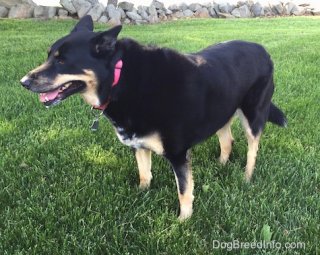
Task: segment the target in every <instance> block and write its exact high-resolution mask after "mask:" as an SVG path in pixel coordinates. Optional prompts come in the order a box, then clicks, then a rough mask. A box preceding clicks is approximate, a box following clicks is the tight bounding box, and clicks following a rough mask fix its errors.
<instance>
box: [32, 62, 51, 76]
mask: <svg viewBox="0 0 320 255" xmlns="http://www.w3.org/2000/svg"><path fill="white" fill-rule="evenodd" d="M48 68H49V63H48V62H44V63H43V64H42V65H40V66H38V67H36V68H35V69H33V70H31V71H30V73H29V74H28V75H29V76H30V75H31V74H36V73H40V72H42V71H44V70H46V69H48Z"/></svg>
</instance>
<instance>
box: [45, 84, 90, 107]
mask: <svg viewBox="0 0 320 255" xmlns="http://www.w3.org/2000/svg"><path fill="white" fill-rule="evenodd" d="M84 88H85V84H84V82H82V81H71V82H67V83H64V84H62V85H61V86H60V87H58V88H57V89H55V90H51V91H48V92H45V93H40V94H39V100H40V102H41V103H43V104H44V105H45V106H46V107H49V106H53V105H57V104H59V103H60V102H61V101H62V100H64V99H66V98H67V97H69V96H71V95H73V94H75V93H77V92H80V91H81V90H83V89H84Z"/></svg>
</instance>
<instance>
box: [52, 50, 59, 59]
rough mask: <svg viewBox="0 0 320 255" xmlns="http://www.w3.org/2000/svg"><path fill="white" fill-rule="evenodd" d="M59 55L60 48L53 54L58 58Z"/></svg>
mask: <svg viewBox="0 0 320 255" xmlns="http://www.w3.org/2000/svg"><path fill="white" fill-rule="evenodd" d="M59 55H60V52H59V51H58V50H57V51H56V52H55V53H54V54H53V56H54V57H56V58H57V57H59Z"/></svg>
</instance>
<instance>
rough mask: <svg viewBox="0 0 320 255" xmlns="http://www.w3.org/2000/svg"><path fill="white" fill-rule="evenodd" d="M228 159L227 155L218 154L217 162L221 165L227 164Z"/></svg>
mask: <svg viewBox="0 0 320 255" xmlns="http://www.w3.org/2000/svg"><path fill="white" fill-rule="evenodd" d="M228 160H229V157H223V156H220V157H219V162H220V164H222V165H225V164H227V162H228Z"/></svg>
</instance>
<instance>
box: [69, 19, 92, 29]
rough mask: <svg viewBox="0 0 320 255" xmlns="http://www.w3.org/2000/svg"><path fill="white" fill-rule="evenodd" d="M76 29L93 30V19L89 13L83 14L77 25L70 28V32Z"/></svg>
mask: <svg viewBox="0 0 320 255" xmlns="http://www.w3.org/2000/svg"><path fill="white" fill-rule="evenodd" d="M78 31H93V21H92V17H91V16H90V15H86V16H84V17H83V18H82V19H80V20H79V22H78V23H77V25H75V27H74V28H73V29H72V30H71V33H74V32H78Z"/></svg>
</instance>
